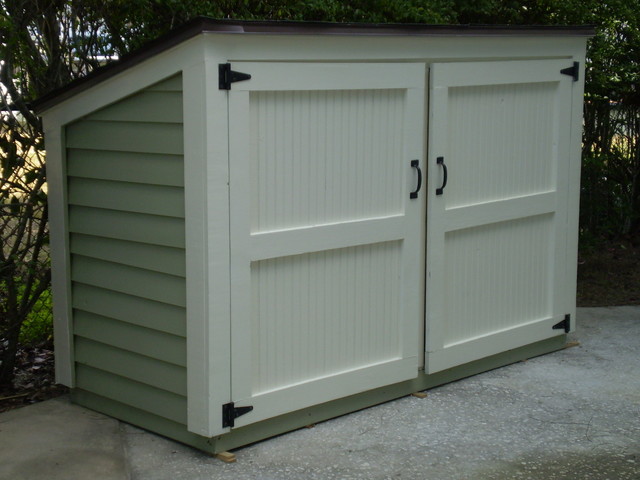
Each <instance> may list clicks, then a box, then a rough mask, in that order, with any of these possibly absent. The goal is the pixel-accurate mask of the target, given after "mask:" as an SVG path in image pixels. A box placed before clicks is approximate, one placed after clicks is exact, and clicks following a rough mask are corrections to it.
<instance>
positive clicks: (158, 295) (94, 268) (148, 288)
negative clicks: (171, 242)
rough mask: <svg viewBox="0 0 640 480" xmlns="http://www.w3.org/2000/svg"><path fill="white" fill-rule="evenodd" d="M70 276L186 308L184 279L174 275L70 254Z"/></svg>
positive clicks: (97, 285) (117, 290) (95, 284)
mask: <svg viewBox="0 0 640 480" xmlns="http://www.w3.org/2000/svg"><path fill="white" fill-rule="evenodd" d="M71 278H72V279H73V280H74V281H76V282H80V283H84V284H85V285H93V286H94V287H102V288H106V289H109V290H114V291H116V292H122V293H128V294H130V295H134V296H137V297H143V298H147V299H149V300H155V301H157V302H164V303H169V304H171V305H177V306H179V307H186V294H187V292H186V289H185V288H184V286H185V283H184V278H182V277H177V276H175V275H167V274H166V273H158V272H152V271H150V270H145V269H142V268H136V267H128V266H126V265H121V264H118V263H112V262H104V261H102V260H96V259H94V258H89V257H84V256H82V255H72V256H71Z"/></svg>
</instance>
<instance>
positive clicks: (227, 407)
mask: <svg viewBox="0 0 640 480" xmlns="http://www.w3.org/2000/svg"><path fill="white" fill-rule="evenodd" d="M251 410H253V407H252V406H248V407H235V406H234V405H233V402H230V403H226V404H224V405H222V427H223V428H226V427H233V426H235V423H236V422H235V420H236V418H238V417H240V416H242V415H244V414H245V413H249V412H250V411H251Z"/></svg>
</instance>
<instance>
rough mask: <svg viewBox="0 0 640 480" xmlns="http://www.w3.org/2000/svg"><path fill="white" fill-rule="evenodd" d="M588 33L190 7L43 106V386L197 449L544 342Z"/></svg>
mask: <svg viewBox="0 0 640 480" xmlns="http://www.w3.org/2000/svg"><path fill="white" fill-rule="evenodd" d="M591 34H592V31H591V29H590V28H586V27H469V26H455V27H451V26H424V25H341V24H317V23H309V24H307V23H269V22H239V21H216V20H211V19H202V18H200V19H197V20H195V21H193V22H191V23H189V24H187V25H185V26H184V27H182V28H180V29H178V30H176V31H174V32H173V33H171V34H169V35H168V36H166V37H164V38H161V39H159V40H158V41H156V42H154V43H152V44H150V45H149V46H147V47H146V48H143V49H142V50H140V51H138V52H135V53H133V54H131V55H129V56H127V57H124V58H122V59H121V60H120V61H119V62H118V63H115V64H113V65H110V66H107V67H106V68H103V69H101V70H99V71H97V72H95V73H94V74H93V75H90V76H89V77H87V78H86V79H84V80H82V81H79V82H76V83H73V84H71V85H69V86H68V87H67V88H64V89H62V90H59V91H57V92H54V93H53V94H51V95H49V96H47V97H44V98H42V99H40V100H39V101H38V102H37V105H36V108H37V109H38V111H39V113H40V114H41V115H42V117H43V120H44V125H45V135H46V145H47V162H48V168H47V172H48V181H49V197H50V222H51V246H52V261H53V294H54V316H55V342H56V373H57V379H58V381H59V382H60V383H63V384H65V385H68V386H69V387H71V388H72V398H73V400H74V401H75V402H77V403H79V404H81V405H85V406H87V407H89V408H92V409H95V410H98V411H101V412H105V413H107V414H109V415H112V416H114V417H117V418H120V419H123V420H125V421H127V422H130V423H133V424H136V425H140V426H142V427H144V428H146V429H149V430H152V431H155V432H158V433H160V434H163V435H166V436H168V437H172V438H174V439H177V440H179V441H182V442H185V443H187V444H190V445H193V446H196V447H198V448H201V449H204V450H207V451H211V452H219V451H223V450H227V449H230V448H233V447H237V446H241V445H244V444H247V443H250V442H253V441H256V440H259V439H262V438H265V437H268V436H271V435H275V434H278V433H282V432H284V431H287V430H291V429H294V428H297V427H300V426H303V425H308V424H310V423H313V422H317V421H320V420H323V419H327V418H330V417H333V416H337V415H340V414H343V413H347V412H349V411H353V410H356V409H359V408H363V407H366V406H370V405H373V404H376V403H379V402H382V401H386V400H390V399H392V398H396V397H399V396H402V395H406V394H408V393H411V392H415V391H418V390H423V389H425V388H429V387H432V386H435V385H438V384H442V383H445V382H448V381H452V380H455V379H458V378H461V377H464V376H468V375H471V374H474V373H478V372H481V371H484V370H487V369H490V368H494V367H497V366H500V365H505V364H507V363H510V362H514V361H518V360H521V359H524V358H528V357H531V356H534V355H539V354H542V353H546V352H550V351H553V350H555V349H558V348H561V347H562V346H563V344H564V342H565V336H566V332H568V331H569V330H570V329H571V328H573V322H574V317H575V316H574V312H575V289H576V263H577V262H576V257H577V234H578V199H579V180H580V179H579V175H580V142H581V114H582V93H583V81H582V80H583V78H584V71H583V68H584V56H585V43H586V39H587V38H588V37H589V36H590V35H591Z"/></svg>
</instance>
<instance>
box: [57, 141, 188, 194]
mask: <svg viewBox="0 0 640 480" xmlns="http://www.w3.org/2000/svg"><path fill="white" fill-rule="evenodd" d="M183 167H184V165H183V162H182V156H181V155H159V154H154V153H132V152H111V151H105V150H86V149H73V150H71V149H70V150H68V152H67V173H68V174H69V176H72V177H83V178H97V179H102V180H118V181H121V182H134V183H146V184H148V185H167V186H173V187H182V186H184V171H183Z"/></svg>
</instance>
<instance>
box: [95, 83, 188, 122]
mask: <svg viewBox="0 0 640 480" xmlns="http://www.w3.org/2000/svg"><path fill="white" fill-rule="evenodd" d="M86 118H87V119H88V120H110V121H129V122H151V123H156V122H158V123H182V94H181V92H179V91H174V92H166V91H154V90H150V91H145V92H140V93H138V94H136V95H133V96H131V97H129V98H125V99H123V100H121V101H119V102H117V103H115V104H113V105H110V106H108V107H105V108H103V109H101V110H99V111H97V112H95V113H92V114H91V115H88V116H87V117H86Z"/></svg>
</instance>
